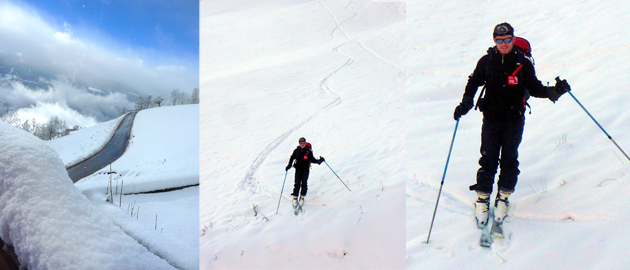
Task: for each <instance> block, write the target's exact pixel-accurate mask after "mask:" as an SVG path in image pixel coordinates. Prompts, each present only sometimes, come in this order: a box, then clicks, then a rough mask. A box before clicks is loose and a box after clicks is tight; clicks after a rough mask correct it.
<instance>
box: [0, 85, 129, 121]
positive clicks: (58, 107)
mask: <svg viewBox="0 0 630 270" xmlns="http://www.w3.org/2000/svg"><path fill="white" fill-rule="evenodd" d="M0 100H2V101H3V102H4V103H7V104H11V105H13V106H16V107H19V108H21V109H19V110H18V113H19V114H20V119H22V121H24V120H27V119H32V118H35V119H36V120H37V121H44V120H45V119H48V118H50V117H51V116H54V115H57V116H59V117H60V118H61V119H63V120H65V121H66V122H67V124H68V125H79V126H82V127H87V126H90V125H94V124H95V123H97V122H103V121H106V120H109V119H112V118H115V117H117V116H118V115H119V112H120V110H121V109H122V108H123V107H124V108H126V109H127V110H130V109H133V103H132V102H129V101H128V100H127V98H126V96H125V95H124V94H120V93H111V94H107V95H104V96H103V95H95V94H91V93H89V92H88V91H87V89H78V88H76V87H74V86H72V84H70V83H69V82H67V81H54V82H53V87H51V88H49V89H48V90H39V91H32V90H30V89H27V88H26V87H24V85H22V84H21V83H17V82H14V83H12V84H11V86H10V87H6V88H4V87H3V88H0ZM37 114H39V116H36V115H37Z"/></svg>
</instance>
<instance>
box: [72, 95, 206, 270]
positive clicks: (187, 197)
mask: <svg viewBox="0 0 630 270" xmlns="http://www.w3.org/2000/svg"><path fill="white" fill-rule="evenodd" d="M198 123H199V105H197V104H194V105H181V106H167V107H161V108H152V109H147V110H142V111H140V112H138V114H137V115H136V118H135V119H134V123H133V127H132V131H131V139H130V142H129V146H127V149H126V151H125V153H124V154H123V156H122V157H120V158H119V159H117V160H116V161H114V162H113V163H112V164H111V169H112V171H115V172H116V174H113V175H114V176H113V177H112V187H113V188H112V190H118V189H119V187H121V186H122V190H123V193H124V194H130V193H139V192H149V191H159V190H163V189H170V188H180V187H188V188H185V189H183V190H177V191H172V192H167V193H158V194H142V195H123V196H122V199H121V198H120V197H119V196H116V194H118V195H119V194H120V192H118V193H117V192H116V191H114V193H115V194H114V199H113V201H114V205H112V204H110V203H105V202H104V200H105V198H106V193H105V191H106V190H107V186H108V183H109V179H110V175H109V174H107V172H109V170H110V167H109V166H107V167H105V168H103V169H101V170H100V171H97V172H96V173H94V174H92V175H90V176H88V177H87V178H84V179H81V180H79V181H78V182H77V183H76V184H75V186H76V187H77V188H78V189H80V190H81V191H82V192H83V193H84V194H86V195H87V196H88V198H90V199H91V200H92V201H93V202H94V203H95V204H97V205H98V206H100V207H101V208H103V209H105V213H106V215H107V216H108V217H109V218H110V219H111V220H112V221H113V222H114V223H115V224H116V225H118V226H119V227H121V229H123V230H124V231H125V232H127V233H128V234H130V235H132V236H133V237H134V238H136V239H139V241H141V242H142V243H143V244H144V245H146V246H148V247H149V248H150V250H151V251H152V252H155V253H156V254H159V255H160V256H161V257H163V258H165V259H167V260H168V261H169V262H171V264H173V265H175V266H177V267H178V268H184V269H197V268H198V265H199V248H198V244H197V243H198V237H199V229H198V228H199V225H198V224H199V218H198V217H199V187H198V186H194V185H198V184H199V124H198ZM70 136H72V135H70ZM77 136H79V135H77ZM83 136H84V135H81V136H80V137H79V138H77V140H80V139H81V137H83ZM189 186H193V187H189ZM121 200H122V202H121ZM118 205H120V207H118ZM132 206H134V207H135V209H136V210H139V211H138V212H137V213H138V216H135V215H134V216H133V217H131V208H132ZM128 208H129V210H127V209H128ZM138 208H139V209H138ZM134 212H136V211H134ZM156 215H157V219H158V221H157V226H158V227H157V229H156V228H155V227H156V224H155V219H156ZM130 218H131V219H132V220H133V219H136V221H130Z"/></svg>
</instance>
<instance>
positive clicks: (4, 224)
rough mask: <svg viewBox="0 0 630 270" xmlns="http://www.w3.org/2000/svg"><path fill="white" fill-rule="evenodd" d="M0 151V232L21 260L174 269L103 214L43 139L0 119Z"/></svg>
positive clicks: (35, 264) (37, 264) (40, 264)
mask: <svg viewBox="0 0 630 270" xmlns="http://www.w3.org/2000/svg"><path fill="white" fill-rule="evenodd" d="M0 152H1V153H2V155H0V184H1V186H2V188H0V223H1V224H0V236H1V237H2V239H3V240H4V241H5V242H7V243H8V244H10V245H12V246H13V247H14V249H15V253H16V254H17V256H18V260H19V263H20V265H22V266H24V267H27V268H28V269H93V268H94V267H97V268H98V269H123V268H126V269H147V268H150V269H173V268H172V267H171V266H170V265H169V264H168V263H167V262H166V261H164V260H163V259H161V258H159V257H157V256H155V255H154V254H152V253H150V252H149V251H148V250H147V249H146V248H145V247H143V246H142V245H140V244H139V243H138V242H137V241H136V240H135V239H133V238H131V237H129V236H128V235H127V234H125V233H124V232H123V231H122V230H120V228H119V227H118V226H116V225H115V224H114V223H112V222H111V221H110V220H109V219H106V218H103V211H102V210H101V209H99V208H98V207H95V206H94V205H92V204H91V203H90V201H89V200H88V199H87V198H86V197H85V196H84V195H83V194H81V192H80V191H79V190H78V189H77V188H75V187H74V186H73V184H72V181H71V180H70V178H68V175H67V173H66V171H65V168H64V165H63V163H62V162H61V160H60V159H59V157H58V154H57V153H56V152H54V151H53V150H52V149H51V148H50V147H48V146H47V145H46V144H45V143H44V142H42V141H41V140H39V139H38V138H36V137H34V136H33V135H32V134H30V133H27V132H25V131H22V130H19V129H17V128H15V127H12V126H10V125H8V124H5V123H0ZM123 250H124V252H120V251H123Z"/></svg>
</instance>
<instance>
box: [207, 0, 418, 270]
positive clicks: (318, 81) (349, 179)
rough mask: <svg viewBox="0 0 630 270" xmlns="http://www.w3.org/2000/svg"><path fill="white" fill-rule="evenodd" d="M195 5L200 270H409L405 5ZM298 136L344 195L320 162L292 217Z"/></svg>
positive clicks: (314, 2) (243, 3) (282, 2)
mask: <svg viewBox="0 0 630 270" xmlns="http://www.w3.org/2000/svg"><path fill="white" fill-rule="evenodd" d="M246 2H247V3H246ZM200 12H201V16H200V18H201V19H200V29H201V33H200V44H201V47H200V57H201V59H200V63H202V64H201V67H200V80H201V89H202V91H201V104H200V106H201V108H202V110H201V112H200V132H201V136H200V163H201V164H200V174H201V175H200V176H201V180H200V182H201V183H200V195H201V196H200V208H199V210H200V212H199V217H200V220H199V221H200V226H201V227H200V230H201V238H200V239H199V245H200V268H201V269H224V268H229V269H248V268H249V269H252V268H256V269H289V268H300V269H366V268H375V269H385V268H387V269H391V268H398V269H400V268H404V267H405V256H404V255H405V226H404V224H405V212H404V207H405V200H404V199H405V197H404V193H405V186H404V184H405V181H404V180H405V179H406V168H405V167H404V163H405V159H406V154H405V122H404V115H405V103H404V101H405V94H404V91H403V89H404V87H405V79H406V76H405V73H404V68H403V67H402V66H401V59H400V56H401V55H402V52H403V41H404V36H405V4H404V3H374V2H370V1H363V2H351V1H282V0H279V1H265V2H256V1H255V3H249V1H240V2H237V3H233V2H232V1H230V2H227V1H224V2H223V3H221V2H217V1H201V2H200ZM300 137H306V139H307V141H308V142H310V143H312V144H313V151H314V154H315V156H316V157H319V156H324V157H325V158H326V162H327V163H328V165H330V167H331V168H332V169H333V170H335V172H336V173H337V174H338V175H339V177H340V178H341V179H342V180H343V182H344V183H346V184H347V185H348V187H349V188H350V189H351V190H352V191H351V192H350V191H348V190H347V189H346V187H344V186H343V184H342V183H341V182H340V181H339V179H337V177H336V176H335V175H334V174H333V172H332V171H331V170H330V169H329V168H328V167H327V166H326V164H321V165H316V164H315V165H313V167H312V169H311V171H310V177H309V181H308V184H309V189H308V194H307V196H306V205H305V206H304V211H305V212H304V213H303V215H301V216H297V217H296V216H294V215H293V208H292V207H291V202H290V198H291V196H290V194H291V192H292V188H293V177H294V176H293V174H294V169H291V170H289V171H288V172H287V173H285V171H284V168H285V166H286V165H287V163H288V160H289V156H290V155H291V153H292V152H293V149H295V147H297V142H298V139H299V138H300ZM285 175H286V182H284V188H283V181H284V178H285ZM281 191H282V200H281V201H280V208H279V211H278V213H277V214H276V208H277V207H278V200H279V199H280V194H281ZM255 208H257V209H256V210H255Z"/></svg>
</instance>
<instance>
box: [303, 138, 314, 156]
mask: <svg viewBox="0 0 630 270" xmlns="http://www.w3.org/2000/svg"><path fill="white" fill-rule="evenodd" d="M306 147H307V148H308V150H309V151H311V152H313V148H311V143H309V142H307V143H306ZM304 159H308V151H306V154H304Z"/></svg>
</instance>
